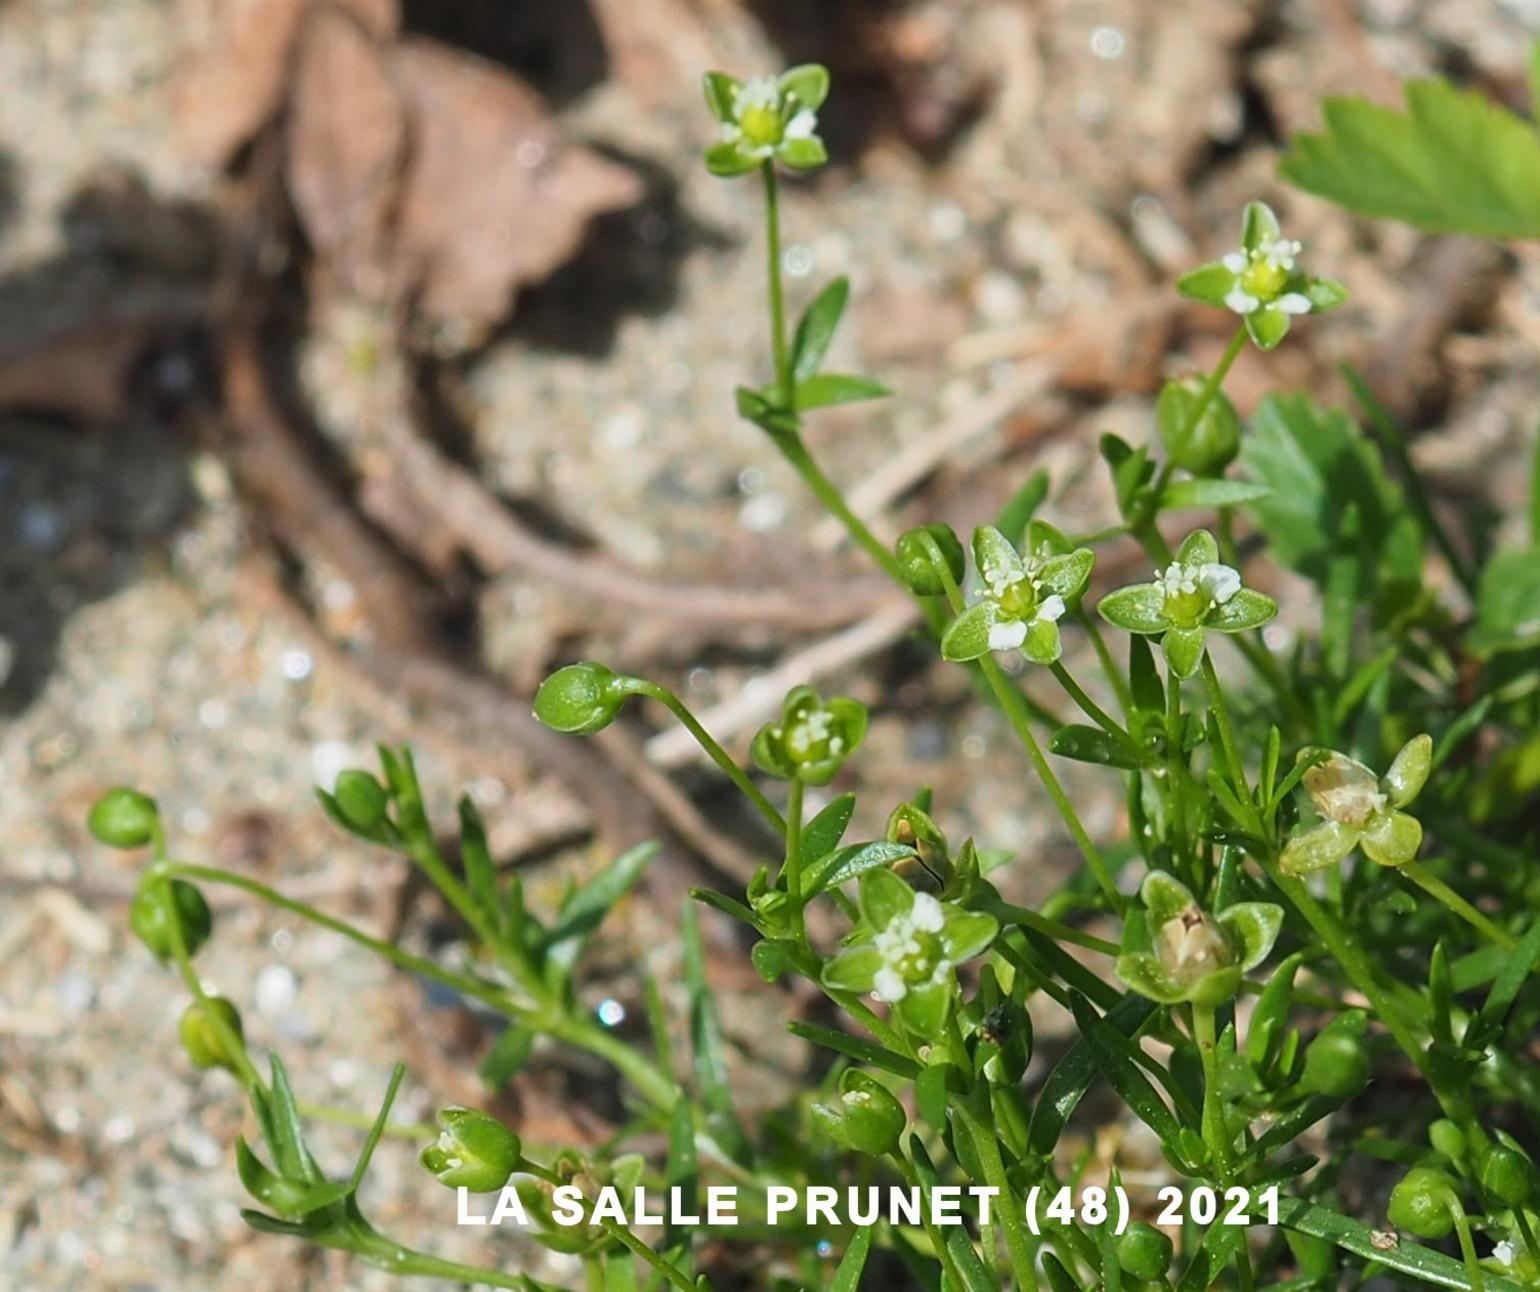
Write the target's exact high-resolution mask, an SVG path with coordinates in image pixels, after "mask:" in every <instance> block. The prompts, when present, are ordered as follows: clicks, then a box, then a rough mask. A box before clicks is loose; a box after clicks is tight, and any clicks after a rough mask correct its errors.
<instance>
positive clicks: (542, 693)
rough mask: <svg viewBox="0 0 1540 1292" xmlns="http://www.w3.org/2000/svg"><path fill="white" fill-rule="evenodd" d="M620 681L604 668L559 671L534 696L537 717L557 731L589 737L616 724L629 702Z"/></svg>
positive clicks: (580, 666) (589, 666)
mask: <svg viewBox="0 0 1540 1292" xmlns="http://www.w3.org/2000/svg"><path fill="white" fill-rule="evenodd" d="M619 680H620V679H619V678H617V677H616V676H615V674H614V673H612V672H611V671H610V670H609V669H607V668H605V667H604V665H603V664H594V663H589V662H586V661H585V662H584V663H581V664H568V665H567V667H566V668H559V669H557V670H556V672H554V673H552V674H551V676H550V677H548V678H546V680H545V681H544V682H542V683H541V684H540V689H539V690H538V691H536V692H535V717H537V718H538V719H539V720H540V721H541V722H543V723H544V724H545V725H546V726H548V727H550V728H552V729H553V730H555V731H561V732H565V733H566V734H568V735H573V736H589V735H592V734H593V733H594V732H596V731H602V730H603V729H604V728H605V727H607V726H609V725H610V723H612V722H614V721H615V715H616V714H618V713H619V712H620V707H621V705H623V704H624V703H625V702H626V695H625V692H624V691H623V690H621V688H620V687H619V686H618V685H617V683H618V682H619Z"/></svg>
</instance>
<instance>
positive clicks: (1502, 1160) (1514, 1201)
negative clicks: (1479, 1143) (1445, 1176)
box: [1476, 1144, 1534, 1207]
mask: <svg viewBox="0 0 1540 1292" xmlns="http://www.w3.org/2000/svg"><path fill="white" fill-rule="evenodd" d="M1476 1178H1477V1179H1478V1180H1479V1181H1480V1182H1481V1188H1482V1190H1483V1191H1484V1192H1486V1193H1487V1194H1489V1195H1491V1196H1492V1197H1493V1198H1495V1199H1497V1201H1498V1202H1500V1203H1502V1204H1503V1206H1505V1207H1517V1206H1519V1205H1520V1204H1521V1203H1524V1202H1527V1201H1529V1196H1530V1194H1531V1193H1532V1192H1533V1190H1534V1175H1533V1168H1532V1167H1531V1166H1530V1164H1529V1160H1528V1159H1527V1158H1526V1157H1525V1156H1524V1155H1523V1154H1522V1153H1520V1152H1519V1151H1518V1150H1517V1149H1512V1148H1509V1147H1508V1146H1507V1145H1506V1144H1488V1145H1487V1147H1486V1148H1485V1149H1483V1150H1482V1152H1481V1156H1480V1158H1479V1159H1477V1162H1476Z"/></svg>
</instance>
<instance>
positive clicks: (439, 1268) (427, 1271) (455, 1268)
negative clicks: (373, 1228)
mask: <svg viewBox="0 0 1540 1292" xmlns="http://www.w3.org/2000/svg"><path fill="white" fill-rule="evenodd" d="M386 1243H387V1244H388V1250H386V1251H385V1252H384V1253H383V1256H382V1257H381V1259H379V1260H378V1261H377V1262H376V1267H377V1268H379V1269H385V1270H389V1271H390V1272H391V1273H392V1274H394V1275H398V1276H401V1277H411V1276H413V1275H421V1276H422V1277H424V1278H431V1279H445V1280H447V1281H449V1282H451V1283H461V1284H465V1285H467V1286H471V1287H474V1286H475V1285H476V1284H478V1283H484V1284H486V1285H487V1286H488V1287H494V1288H513V1289H515V1292H528V1289H529V1282H528V1281H527V1280H526V1279H525V1277H524V1276H523V1275H522V1274H504V1273H503V1272H502V1271H501V1270H489V1269H484V1268H482V1267H481V1266H479V1265H461V1264H460V1263H459V1262H458V1261H446V1260H444V1259H443V1258H442V1257H438V1256H429V1255H428V1253H427V1252H417V1251H413V1250H412V1249H411V1248H410V1247H402V1246H400V1245H399V1244H397V1243H392V1242H390V1241H389V1240H388V1239H387V1240H386Z"/></svg>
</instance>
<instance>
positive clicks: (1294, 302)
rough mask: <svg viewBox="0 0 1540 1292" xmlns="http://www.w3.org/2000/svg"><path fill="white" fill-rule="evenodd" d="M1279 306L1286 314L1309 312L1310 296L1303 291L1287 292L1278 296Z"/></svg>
mask: <svg viewBox="0 0 1540 1292" xmlns="http://www.w3.org/2000/svg"><path fill="white" fill-rule="evenodd" d="M1278 308H1279V309H1281V310H1282V311H1283V312H1284V313H1285V314H1308V313H1310V309H1311V305H1310V298H1309V297H1308V296H1306V295H1305V294H1304V293H1303V292H1285V293H1284V294H1283V295H1282V296H1280V297H1279V298H1278Z"/></svg>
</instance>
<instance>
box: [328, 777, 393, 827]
mask: <svg viewBox="0 0 1540 1292" xmlns="http://www.w3.org/2000/svg"><path fill="white" fill-rule="evenodd" d="M332 798H333V799H334V800H335V802H336V804H337V811H338V813H339V814H340V815H341V817H342V819H343V821H344V822H345V823H346V824H347V825H349V826H351V827H352V828H353V829H354V830H356V831H358V833H359V834H366V835H368V834H374V833H376V832H377V831H378V830H379V828H380V827H381V826H382V825H384V824H385V813H386V810H387V809H388V808H389V807H390V797H389V795H387V794H386V793H385V787H384V786H383V785H381V784H380V783H379V781H377V780H376V779H375V778H374V776H373V775H372V774H371V773H369V772H365V771H360V770H359V769H358V768H356V767H349V768H348V769H347V770H346V771H342V772H338V773H337V784H336V786H335V787H334V788H333V790H332Z"/></svg>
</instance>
